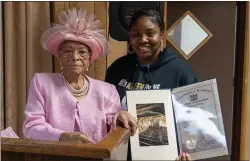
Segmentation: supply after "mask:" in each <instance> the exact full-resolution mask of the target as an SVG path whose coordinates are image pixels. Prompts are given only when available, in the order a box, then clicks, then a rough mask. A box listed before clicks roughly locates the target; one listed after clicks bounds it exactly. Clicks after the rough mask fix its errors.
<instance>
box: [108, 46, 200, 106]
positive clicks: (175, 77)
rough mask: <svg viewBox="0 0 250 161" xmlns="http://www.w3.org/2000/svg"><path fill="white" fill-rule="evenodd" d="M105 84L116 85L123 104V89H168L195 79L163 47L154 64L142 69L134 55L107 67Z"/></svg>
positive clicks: (187, 66) (181, 63)
mask: <svg viewBox="0 0 250 161" xmlns="http://www.w3.org/2000/svg"><path fill="white" fill-rule="evenodd" d="M105 81H106V82H108V83H111V84H114V85H115V86H116V88H117V91H118V93H119V95H120V98H121V102H122V104H124V103H126V100H125V99H124V98H125V97H124V96H125V94H126V90H131V89H137V90H147V89H170V88H175V87H180V86H184V85H188V84H192V83H195V82H197V78H196V76H195V74H194V73H193V72H192V70H191V68H190V66H189V65H188V64H187V63H186V62H185V61H183V60H181V59H179V58H178V56H177V54H176V53H175V51H174V50H172V49H171V48H165V49H164V51H163V52H161V53H160V54H159V59H158V60H157V61H155V62H154V63H153V64H150V65H146V66H141V65H140V64H139V62H138V61H137V58H136V55H135V54H129V55H126V56H123V57H121V58H119V59H117V60H116V61H115V62H114V63H113V64H112V65H111V66H110V67H109V68H108V70H107V73H106V78H105ZM124 101H125V102H124Z"/></svg>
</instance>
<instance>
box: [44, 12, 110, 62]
mask: <svg viewBox="0 0 250 161" xmlns="http://www.w3.org/2000/svg"><path fill="white" fill-rule="evenodd" d="M58 18H59V23H60V24H55V25H54V26H53V27H52V28H50V29H48V30H47V31H45V32H44V33H43V35H42V37H41V44H42V46H43V48H44V49H46V50H48V52H50V53H52V54H53V55H57V54H58V48H59V46H60V44H61V43H62V42H64V41H67V40H71V41H78V42H81V43H83V44H85V45H87V46H88V47H89V48H90V49H91V61H94V60H96V59H98V58H99V57H100V56H102V55H105V54H106V53H107V46H108V44H107V39H106V38H105V36H104V30H101V29H99V27H100V25H101V23H100V21H99V20H96V19H95V15H93V14H89V13H87V12H86V11H83V10H76V8H73V9H72V10H68V14H67V13H66V12H65V11H62V12H61V13H60V14H59V16H58Z"/></svg>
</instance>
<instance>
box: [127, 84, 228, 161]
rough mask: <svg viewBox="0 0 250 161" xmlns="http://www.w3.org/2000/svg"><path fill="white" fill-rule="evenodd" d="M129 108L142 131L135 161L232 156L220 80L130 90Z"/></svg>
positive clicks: (135, 140)
mask: <svg viewBox="0 0 250 161" xmlns="http://www.w3.org/2000/svg"><path fill="white" fill-rule="evenodd" d="M127 106H128V111H129V112H130V113H131V114H132V115H133V116H135V117H136V118H137V121H138V126H139V128H138V129H139V130H138V131H137V133H136V134H135V136H133V137H131V139H130V141H131V153H132V160H175V159H176V157H177V156H178V155H179V153H180V152H187V153H188V154H189V155H190V156H191V158H192V160H199V159H205V158H211V157H218V156H223V155H228V148H227V143H226V137H225V132H224V124H223V120H222V114H221V107H220V100H219V94H218V89H217V82H216V79H211V80H207V81H203V82H199V83H195V84H192V85H188V86H183V87H178V88H175V89H171V90H170V89H169V90H168V89H165V90H164V89H161V90H134V91H133V90H132V91H127Z"/></svg>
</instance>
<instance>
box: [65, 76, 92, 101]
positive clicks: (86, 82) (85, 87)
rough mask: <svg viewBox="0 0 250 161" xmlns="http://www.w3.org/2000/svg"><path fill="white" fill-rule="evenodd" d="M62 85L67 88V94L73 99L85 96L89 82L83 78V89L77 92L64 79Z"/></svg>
mask: <svg viewBox="0 0 250 161" xmlns="http://www.w3.org/2000/svg"><path fill="white" fill-rule="evenodd" d="M64 84H65V86H66V87H67V89H68V90H69V92H70V93H71V94H72V95H73V96H75V97H82V96H86V95H87V93H88V90H89V82H88V81H87V78H84V84H83V87H82V88H81V89H79V90H77V89H74V88H73V87H71V85H70V83H69V82H68V81H67V80H66V79H65V78H64Z"/></svg>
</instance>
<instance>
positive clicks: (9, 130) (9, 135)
mask: <svg viewBox="0 0 250 161" xmlns="http://www.w3.org/2000/svg"><path fill="white" fill-rule="evenodd" d="M1 138H19V137H18V136H17V134H16V133H15V132H14V131H13V129H12V128H11V127H8V128H6V129H4V130H2V131H1Z"/></svg>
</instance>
